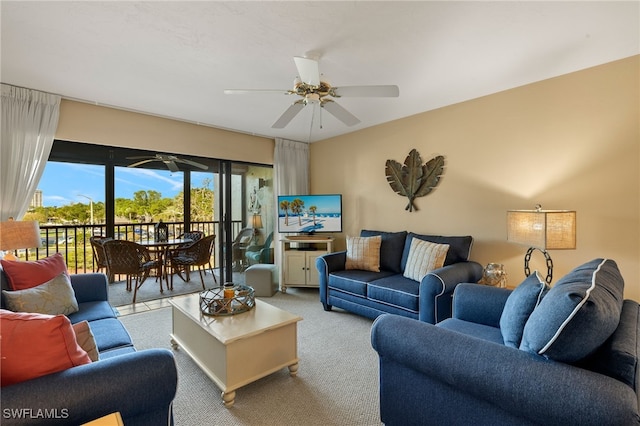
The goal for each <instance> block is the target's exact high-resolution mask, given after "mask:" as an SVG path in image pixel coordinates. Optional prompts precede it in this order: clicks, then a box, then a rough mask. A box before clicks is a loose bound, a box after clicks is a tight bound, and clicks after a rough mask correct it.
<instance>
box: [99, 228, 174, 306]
mask: <svg viewBox="0 0 640 426" xmlns="http://www.w3.org/2000/svg"><path fill="white" fill-rule="evenodd" d="M102 246H103V247H104V251H105V254H106V258H107V264H108V270H109V272H110V273H111V274H114V275H115V274H122V275H126V277H127V291H131V289H132V288H133V302H132V303H136V296H137V294H138V289H139V288H140V287H141V286H142V284H143V283H144V281H145V280H146V279H147V278H148V277H149V274H150V273H151V270H152V269H155V270H156V271H157V278H158V280H159V281H160V293H163V292H164V290H163V288H162V263H161V262H160V261H159V260H152V259H151V255H150V254H149V249H147V248H146V247H144V246H143V245H140V244H138V243H134V242H132V241H125V240H110V241H106V242H105V243H104V244H103V245H102ZM132 284H133V286H132Z"/></svg>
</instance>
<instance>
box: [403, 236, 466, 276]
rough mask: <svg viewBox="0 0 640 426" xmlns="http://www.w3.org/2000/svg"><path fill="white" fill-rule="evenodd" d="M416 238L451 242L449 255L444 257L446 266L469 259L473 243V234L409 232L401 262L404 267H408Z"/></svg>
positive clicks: (442, 242)
mask: <svg viewBox="0 0 640 426" xmlns="http://www.w3.org/2000/svg"><path fill="white" fill-rule="evenodd" d="M414 238H419V239H421V240H425V241H431V242H432V243H436V244H449V251H447V257H446V258H445V259H444V266H447V265H452V264H454V263H458V262H464V261H467V260H469V256H470V254H471V246H472V245H473V238H472V237H471V236H462V237H447V236H442V235H422V234H414V233H413V232H409V233H408V234H407V239H406V241H405V244H404V250H403V251H402V260H401V263H400V264H401V266H402V268H403V269H404V268H406V265H407V258H408V256H409V250H410V249H411V243H412V242H413V239H414Z"/></svg>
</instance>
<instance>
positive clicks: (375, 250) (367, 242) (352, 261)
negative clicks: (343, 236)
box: [345, 235, 382, 272]
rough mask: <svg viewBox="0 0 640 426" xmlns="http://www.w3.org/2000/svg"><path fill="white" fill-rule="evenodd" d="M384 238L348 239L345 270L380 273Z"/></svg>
mask: <svg viewBox="0 0 640 426" xmlns="http://www.w3.org/2000/svg"><path fill="white" fill-rule="evenodd" d="M381 243H382V237H381V236H380V235H377V236H375V237H347V261H346V264H345V269H361V270H363V271H373V272H380V244H381Z"/></svg>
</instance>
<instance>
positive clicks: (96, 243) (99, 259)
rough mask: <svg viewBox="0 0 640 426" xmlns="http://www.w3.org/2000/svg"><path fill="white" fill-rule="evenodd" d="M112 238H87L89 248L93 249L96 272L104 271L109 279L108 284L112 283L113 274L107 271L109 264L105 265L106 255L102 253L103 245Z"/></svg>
mask: <svg viewBox="0 0 640 426" xmlns="http://www.w3.org/2000/svg"><path fill="white" fill-rule="evenodd" d="M112 239H113V238H110V237H95V236H94V237H91V238H89V242H90V243H91V248H92V249H93V260H94V262H95V265H96V272H99V271H100V270H102V269H104V271H105V274H107V277H108V278H109V282H110V283H112V282H113V281H114V276H113V274H112V273H111V272H110V271H109V264H108V263H107V255H106V253H105V252H104V247H103V244H104V243H105V242H107V241H109V240H112Z"/></svg>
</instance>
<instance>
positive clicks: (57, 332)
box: [0, 309, 91, 386]
mask: <svg viewBox="0 0 640 426" xmlns="http://www.w3.org/2000/svg"><path fill="white" fill-rule="evenodd" d="M0 328H1V329H2V339H0V353H2V369H1V372H0V373H1V376H2V378H1V384H2V386H8V385H11V384H14V383H19V382H22V381H25V380H30V379H34V378H36V377H40V376H44V375H46V374H51V373H56V372H58V371H62V370H66V369H68V368H71V367H75V366H77V365H83V364H88V363H90V362H91V359H90V358H89V356H88V355H87V353H86V352H85V351H84V350H83V349H82V348H81V347H80V346H79V345H78V343H77V341H76V337H75V333H74V332H73V328H72V326H71V322H70V321H69V319H68V318H67V317H66V316H64V315H44V314H34V313H25V312H11V311H7V310H4V309H1V310H0Z"/></svg>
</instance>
